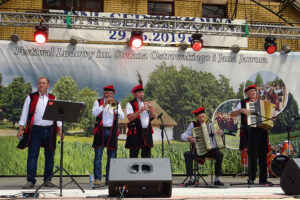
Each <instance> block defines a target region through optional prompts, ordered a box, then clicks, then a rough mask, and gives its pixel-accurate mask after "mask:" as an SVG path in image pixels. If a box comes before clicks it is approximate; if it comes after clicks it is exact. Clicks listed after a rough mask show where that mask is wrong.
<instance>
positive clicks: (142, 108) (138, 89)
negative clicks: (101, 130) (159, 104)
mask: <svg viewBox="0 0 300 200" xmlns="http://www.w3.org/2000/svg"><path fill="white" fill-rule="evenodd" d="M131 92H132V94H133V96H134V99H133V100H132V101H129V102H128V103H127V105H126V113H127V118H128V121H129V123H128V132H127V138H126V143H125V148H127V149H130V155H129V156H130V158H137V157H138V155H139V151H140V149H141V157H142V158H150V157H151V147H153V138H152V134H153V129H152V126H151V121H152V120H153V119H155V117H156V115H155V113H154V108H153V106H152V105H151V102H144V101H143V98H144V88H143V85H137V86H135V87H133V89H132V91H131Z"/></svg>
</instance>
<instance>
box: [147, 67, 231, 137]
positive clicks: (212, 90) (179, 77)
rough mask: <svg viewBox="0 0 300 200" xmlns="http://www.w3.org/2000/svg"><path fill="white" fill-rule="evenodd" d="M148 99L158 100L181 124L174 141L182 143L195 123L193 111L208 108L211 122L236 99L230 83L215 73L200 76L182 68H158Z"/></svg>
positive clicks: (148, 89)
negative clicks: (227, 102) (224, 104)
mask: <svg viewBox="0 0 300 200" xmlns="http://www.w3.org/2000/svg"><path fill="white" fill-rule="evenodd" d="M145 96H146V98H147V99H149V100H155V101H156V102H157V103H158V104H159V105H160V106H161V107H162V108H163V109H164V110H165V111H166V112H167V113H168V114H169V115H170V116H171V117H173V118H174V119H175V121H176V122H177V123H178V126H177V127H174V138H175V139H179V138H180V134H181V133H183V132H184V131H185V129H186V127H187V125H188V123H189V122H190V121H191V120H193V115H192V111H193V110H195V109H196V108H198V107H200V106H204V107H205V110H206V113H207V114H208V119H210V117H211V116H212V114H213V112H214V110H215V109H216V108H217V107H218V105H219V104H221V103H222V102H223V101H225V100H228V99H232V98H234V97H235V96H236V94H235V93H234V91H233V88H232V87H230V85H229V80H228V79H227V78H226V77H225V76H223V75H219V79H217V78H216V77H215V76H214V75H213V74H212V73H208V72H197V71H196V70H192V69H191V68H188V67H186V66H183V65H181V66H180V67H179V68H177V67H176V66H173V65H171V66H167V65H166V63H164V62H163V63H162V64H161V65H158V66H157V67H156V69H155V70H154V71H153V72H152V73H151V74H150V75H149V80H148V82H147V85H146V87H145Z"/></svg>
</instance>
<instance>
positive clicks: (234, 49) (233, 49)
mask: <svg viewBox="0 0 300 200" xmlns="http://www.w3.org/2000/svg"><path fill="white" fill-rule="evenodd" d="M231 51H232V52H233V53H238V52H239V51H240V47H239V46H238V45H236V44H235V45H233V46H232V47H231Z"/></svg>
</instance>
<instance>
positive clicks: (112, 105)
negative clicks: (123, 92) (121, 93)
mask: <svg viewBox="0 0 300 200" xmlns="http://www.w3.org/2000/svg"><path fill="white" fill-rule="evenodd" d="M109 105H110V107H111V108H113V109H115V108H117V103H116V101H115V100H111V101H110V102H109Z"/></svg>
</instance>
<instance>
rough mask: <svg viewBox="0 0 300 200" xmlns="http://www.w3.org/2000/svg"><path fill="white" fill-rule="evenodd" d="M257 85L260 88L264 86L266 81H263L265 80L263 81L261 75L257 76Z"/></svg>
mask: <svg viewBox="0 0 300 200" xmlns="http://www.w3.org/2000/svg"><path fill="white" fill-rule="evenodd" d="M255 85H258V86H263V85H264V81H263V79H262V77H261V75H260V74H259V73H257V75H256V78H255Z"/></svg>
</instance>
